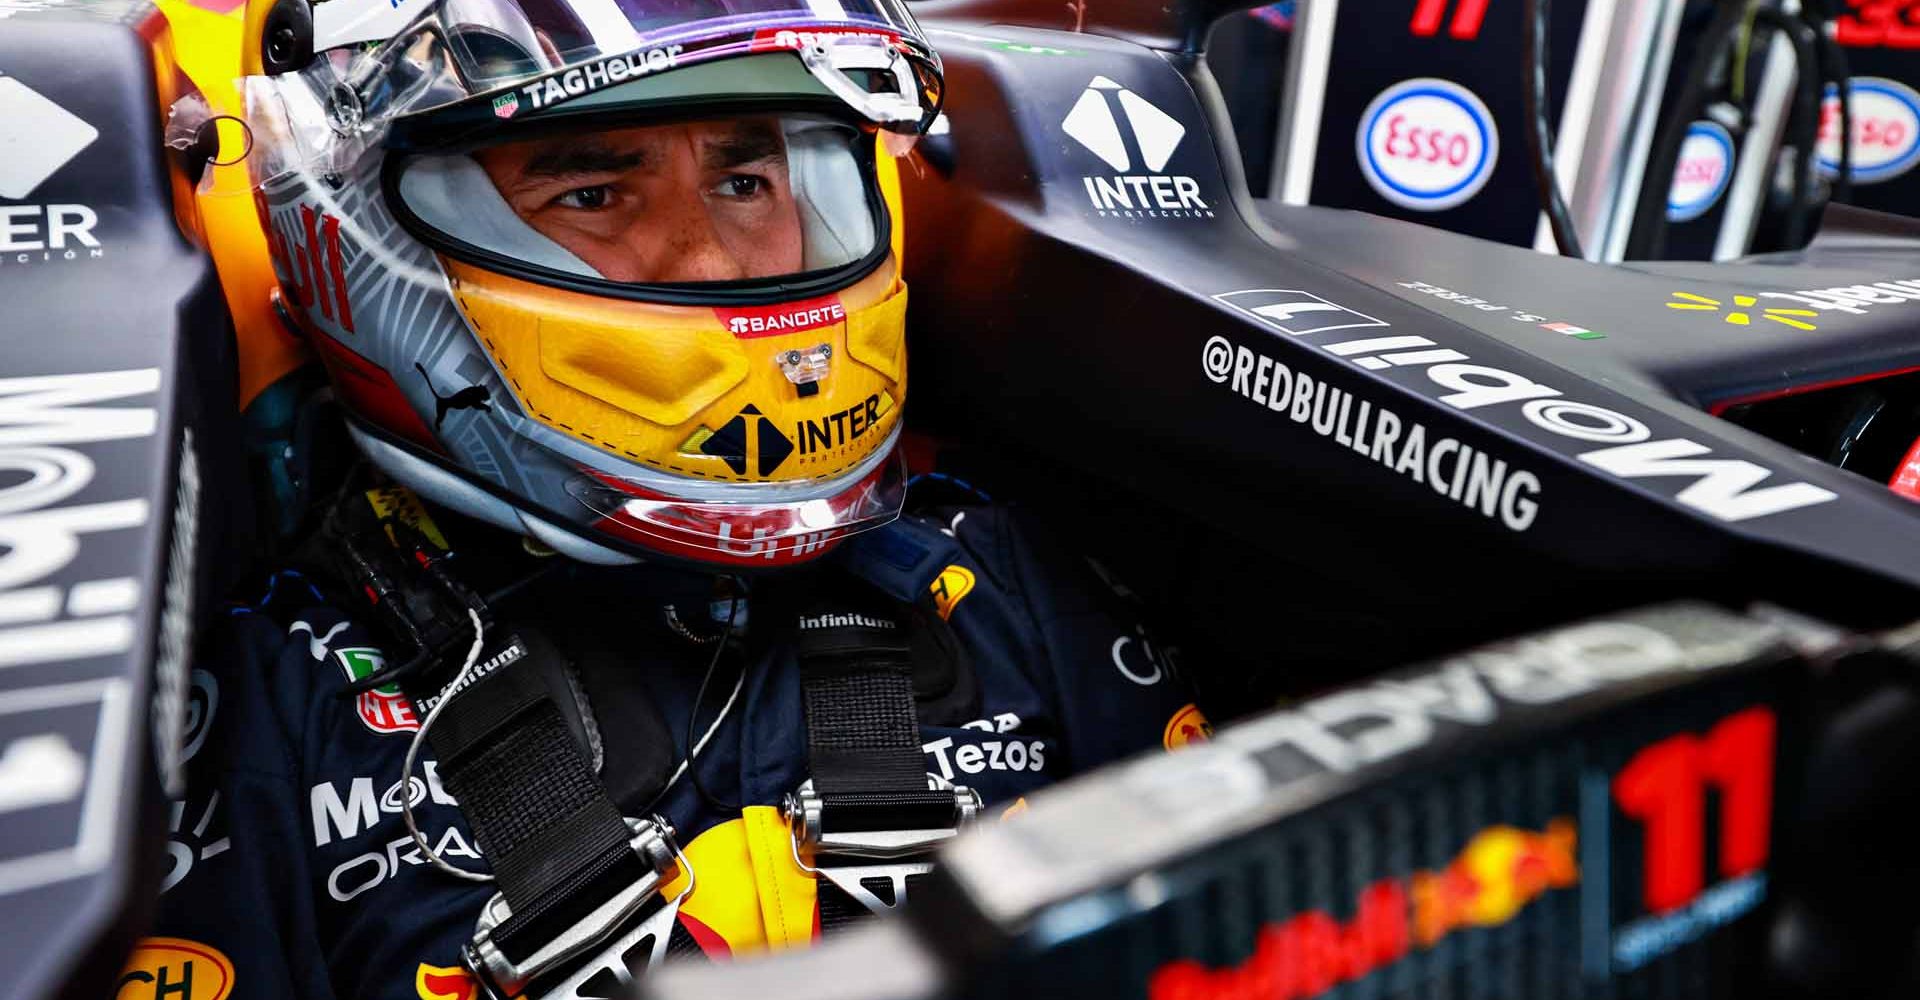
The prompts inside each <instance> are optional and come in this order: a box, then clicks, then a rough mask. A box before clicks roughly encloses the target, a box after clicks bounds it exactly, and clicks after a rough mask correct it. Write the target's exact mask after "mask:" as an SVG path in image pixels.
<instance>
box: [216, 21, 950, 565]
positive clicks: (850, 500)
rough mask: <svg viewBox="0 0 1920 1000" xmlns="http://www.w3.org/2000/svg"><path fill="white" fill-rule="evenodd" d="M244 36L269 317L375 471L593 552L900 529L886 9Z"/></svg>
mask: <svg viewBox="0 0 1920 1000" xmlns="http://www.w3.org/2000/svg"><path fill="white" fill-rule="evenodd" d="M258 2H259V0H256V3H258ZM247 21H248V35H247V37H248V38H249V39H250V40H251V43H252V46H253V48H250V49H249V50H248V52H247V54H246V55H245V56H244V59H245V60H246V62H247V64H248V69H249V72H250V75H249V76H248V77H247V78H246V79H245V80H244V81H243V86H244V89H245V96H246V102H247V123H248V126H249V128H250V129H251V131H252V137H253V142H254V147H253V152H252V154H251V155H250V162H251V164H252V167H251V169H252V171H253V178H254V186H255V198H256V201H257V203H258V205H259V208H260V211H261V213H262V216H263V221H264V222H265V224H266V227H267V230H268V234H269V235H268V243H269V248H270V251H271V254H272V257H273V260H274V265H275V270H276V272H277V274H278V277H279V291H278V294H279V295H280V302H279V307H280V309H281V312H282V315H283V316H284V317H285V318H286V319H287V320H288V321H289V322H290V323H291V324H292V325H293V326H295V327H297V328H298V329H299V331H300V332H301V333H303V334H304V335H305V336H306V337H307V338H308V339H309V340H310V342H311V343H312V344H313V345H314V347H315V349H316V352H317V353H318V355H319V356H320V358H321V360H322V362H323V363H324V365H325V366H326V368H327V371H328V374H329V376H330V379H331V381H332V383H333V386H334V390H335V393H336V395H337V396H338V398H339V399H340V401H341V402H342V404H343V407H344V409H345V410H346V412H347V414H348V417H349V420H348V423H349V427H350V431H351V433H352V435H353V437H354V439H355V441H356V443H357V444H358V445H359V446H360V447H361V449H362V450H363V451H365V452H366V454H367V455H368V456H369V457H370V458H371V459H372V460H373V461H374V462H375V463H376V464H378V465H379V466H381V467H382V468H383V469H384V470H385V471H386V472H387V473H388V474H390V475H391V476H393V477H394V478H395V479H396V480H398V481H400V482H401V483H403V484H405V485H407V486H409V487H411V488H412V489H414V490H415V491H416V492H418V493H420V494H421V495H423V496H425V497H426V498H428V499H430V500H433V501H435V502H438V503H440V504H443V505H445V506H447V507H449V508H452V509H454V510H457V511H460V512H462V513H465V514H468V515H470V516H473V517H476V518H479V519H481V520H484V521H488V522H492V523H494V524H497V525H499V526H502V527H505V528H507V529H509V530H512V531H516V532H519V533H522V534H525V535H528V536H531V537H532V538H534V539H536V540H538V541H540V542H543V543H545V544H546V545H548V546H551V547H552V548H554V549H556V550H558V551H560V552H561V553H563V554H566V555H569V556H572V557H574V558H578V559H582V560H585V561H590V562H600V563H618V562H627V561H633V560H635V559H638V558H660V557H666V558H669V559H676V560H680V561H685V562H691V563H693V564H696V565H704V566H712V565H724V566H729V567H742V568H750V567H768V566H779V565H786V564H792V563H797V562H802V561H806V560H809V559H812V558H815V557H817V556H819V555H821V554H824V553H825V552H827V551H829V550H830V549H832V548H833V547H834V546H835V545H836V544H838V542H839V541H841V540H842V539H844V538H845V537H846V536H848V535H849V534H851V533H853V532H856V531H860V530H863V529H866V528H870V527H874V526H877V525H880V524H884V523H886V522H888V521H890V520H892V519H893V518H895V517H897V516H898V514H899V511H900V507H901V504H902V500H903V496H904V484H903V470H902V466H901V461H900V459H899V457H898V456H897V454H896V449H895V444H896V442H897V439H898V438H899V435H900V430H901V409H902V404H903V403H904V401H905V395H906V348H905V311H906V288H905V285H904V284H903V283H902V281H901V278H900V263H899V258H898V247H899V245H900V240H899V238H898V236H899V234H898V227H899V213H898V204H899V196H898V175H897V173H896V167H895V162H894V160H895V158H896V157H898V156H900V155H903V154H904V153H905V152H906V151H907V149H908V148H910V146H911V144H912V141H913V139H914V138H915V137H916V136H918V135H919V134H921V133H922V132H924V131H925V130H926V128H927V127H928V126H929V125H930V124H931V123H932V121H933V120H934V118H935V116H936V115H937V114H938V111H939V102H940V91H941V71H940V65H939V61H938V57H937V56H936V55H935V54H934V52H933V50H932V48H931V47H930V46H929V45H928V44H927V43H926V42H925V40H924V39H923V38H922V37H921V35H920V33H919V30H918V28H917V27H916V26H915V24H914V22H913V19H912V17H911V15H909V14H908V12H907V11H906V9H905V6H904V4H903V3H902V2H900V0H327V2H326V3H323V4H319V5H317V6H312V7H309V6H308V5H307V4H306V0H277V2H275V3H273V4H272V5H271V6H270V7H266V8H264V13H256V11H255V10H253V9H250V10H249V12H248V17H247Z"/></svg>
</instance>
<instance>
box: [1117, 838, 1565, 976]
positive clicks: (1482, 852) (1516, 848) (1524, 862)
mask: <svg viewBox="0 0 1920 1000" xmlns="http://www.w3.org/2000/svg"><path fill="white" fill-rule="evenodd" d="M1577 847H1578V842H1577V833H1576V831H1575V827H1574V824H1573V821H1572V820H1571V819H1567V818H1564V817H1562V818H1559V819H1555V820H1553V821H1552V822H1550V823H1548V824H1547V829H1546V830H1545V831H1544V832H1540V833H1534V832H1530V831H1527V830H1521V829H1519V828H1517V827H1511V826H1494V827H1488V828H1487V829H1485V830H1482V831H1480V832H1479V833H1477V834H1475V835H1474V837H1473V839H1472V840H1469V841H1467V845H1466V847H1464V848H1463V849H1461V851H1460V854H1459V855H1458V856H1457V857H1455V858H1454V860H1453V862H1452V863H1451V864H1449V865H1447V867H1446V868H1445V869H1443V870H1441V871H1422V872H1415V873H1414V874H1413V875H1411V876H1409V877H1406V878H1395V877H1389V878H1383V879H1380V880H1379V881H1376V882H1374V883H1373V884H1371V885H1369V886H1367V887H1366V889H1364V890H1362V891H1361V893H1360V898H1359V899H1358V900H1357V901H1356V903H1355V906H1354V915H1353V918H1352V919H1351V920H1348V921H1347V922H1345V923H1341V922H1340V921H1339V920H1337V919H1335V918H1334V917H1333V915H1332V914H1329V913H1326V912H1324V911H1321V910H1309V911H1307V912H1305V913H1299V914H1295V915H1294V916H1293V917H1291V918H1290V919H1288V920H1286V921H1284V922H1280V923H1271V924H1268V925H1267V926H1266V927H1265V928H1263V929H1262V930H1261V931H1260V936H1259V938H1258V940H1257V941H1256V943H1255V945H1254V952H1253V955H1252V957H1250V958H1248V959H1247V960H1246V961H1245V962H1243V963H1241V964H1240V965H1238V966H1235V967H1234V968H1231V969H1209V968H1207V967H1206V966H1204V965H1202V964H1201V963H1199V962H1196V961H1193V960H1191V959H1180V960H1177V961H1173V962H1169V963H1167V964H1166V965H1163V966H1161V967H1160V969H1159V970H1158V971H1156V972H1155V973H1154V974H1153V978H1152V979H1151V980H1150V981H1149V982H1148V986H1147V995H1148V997H1149V998H1150V1000H1228V998H1234V1000H1238V998H1243V997H1260V998H1262V1000H1308V998H1310V997H1316V996H1319V995H1320V994H1322V993H1325V992H1326V991H1328V990H1330V989H1332V988H1333V987H1335V986H1338V985H1339V984H1341V983H1349V982H1353V981H1355V980H1358V979H1361V978H1364V977H1365V976H1367V975H1370V974H1371V973H1373V972H1375V971H1377V970H1379V969H1383V968H1385V967H1387V966H1388V965H1391V964H1393V963H1394V962H1396V961H1398V960H1400V959H1401V958H1402V957H1404V956H1405V955H1406V954H1407V953H1408V952H1409V951H1411V950H1412V949H1413V948H1415V947H1419V948H1422V949H1426V948H1431V947H1433V946H1434V945H1435V944H1436V943H1438V942H1439V941H1440V940H1441V939H1442V938H1444V937H1446V936H1447V935H1448V934H1450V933H1452V932H1453V931H1455V930H1457V929H1459V928H1462V927H1497V926H1499V925H1501V924H1504V923H1506V922H1507V921H1509V920H1512V919H1513V918H1514V917H1515V916H1517V915H1518V914H1519V913H1520V911H1521V910H1522V909H1524V908H1525V907H1526V906H1527V904H1528V903H1531V902H1533V901H1534V900H1536V899H1539V898H1540V897H1541V896H1543V895H1545V894H1546V893H1547V892H1548V891H1549V890H1552V889H1562V888H1567V887H1569V886H1572V885H1575V884H1576V883H1578V882H1579V880H1580V868H1579V864H1578V862H1577V861H1576V860H1575V858H1576V853H1575V852H1576V849H1577Z"/></svg>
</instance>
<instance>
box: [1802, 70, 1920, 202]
mask: <svg viewBox="0 0 1920 1000" xmlns="http://www.w3.org/2000/svg"><path fill="white" fill-rule="evenodd" d="M1849 83H1850V84H1851V85H1852V87H1853V98H1852V100H1850V101H1848V105H1849V108H1850V110H1852V112H1853V182H1854V183H1855V184H1876V183H1879V182H1880V181H1886V180H1892V179H1893V178H1895V177H1898V176H1900V175H1901V174H1904V173H1906V172H1907V171H1909V170H1912V169H1913V165H1914V164H1915V163H1916V162H1920V93H1915V92H1914V90H1913V88H1912V87H1909V86H1907V85H1906V84H1904V83H1901V82H1900V81H1898V80H1889V79H1886V78H1885V77H1878V76H1856V77H1854V78H1853V79H1852V80H1850V81H1849ZM1816 148H1817V149H1818V151H1819V159H1820V172H1821V173H1823V174H1825V175H1826V176H1828V177H1837V176H1839V174H1840V90H1839V88H1838V87H1834V86H1828V87H1827V99H1826V102H1825V103H1824V104H1823V105H1821V108H1820V143H1819V145H1818V146H1817V147H1816Z"/></svg>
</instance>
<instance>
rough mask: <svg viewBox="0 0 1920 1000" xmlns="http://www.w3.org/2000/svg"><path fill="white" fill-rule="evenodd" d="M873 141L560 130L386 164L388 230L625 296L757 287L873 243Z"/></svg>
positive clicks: (813, 131)
mask: <svg viewBox="0 0 1920 1000" xmlns="http://www.w3.org/2000/svg"><path fill="white" fill-rule="evenodd" d="M872 155H873V137H872V135H871V133H869V132H866V131H863V130H862V129H859V128H856V127H854V126H852V125H850V124H847V123H845V122H843V121H839V120H836V119H830V118H825V117H822V116H816V115H799V114H786V115H782V114H764V115H731V116H720V117H712V118H699V119H691V120H682V121H672V122H665V123H659V122H656V123H652V124H644V125H631V126H621V125H618V124H608V123H605V122H601V123H597V124H586V123H579V124H567V125H565V126H564V127H560V128H557V129H544V130H541V131H540V132H539V133H538V134H537V135H534V136H531V137H523V138H518V139H515V140H514V141H497V142H494V143H492V144H490V145H484V146H481V147H479V148H476V149H472V150H469V151H466V152H459V153H438V154H423V155H413V156H407V157H404V158H402V159H400V160H398V161H397V163H396V165H395V170H394V174H393V178H392V182H391V185H390V188H389V192H390V197H391V199H392V200H393V201H395V202H396V203H397V207H398V208H399V209H400V211H399V212H398V214H399V216H400V218H401V220H402V221H403V222H404V223H407V224H408V225H409V228H412V229H414V230H415V232H416V235H418V236H420V237H421V239H423V240H424V241H426V242H428V243H429V244H430V245H435V246H436V247H438V248H439V249H441V250H442V251H443V252H446V253H448V254H450V255H452V256H455V257H460V258H466V259H468V260H470V261H471V262H473V263H476V264H479V265H481V266H484V267H488V268H491V269H496V270H502V271H505V272H507V273H514V272H520V273H523V274H526V275H527V276H529V277H533V278H536V279H546V280H551V279H553V278H556V277H559V278H563V279H567V280H568V281H569V283H574V284H578V283H581V282H586V283H590V284H593V285H598V286H605V285H612V286H618V287H623V288H628V289H631V288H635V287H651V286H672V287H682V288H685V287H687V286H695V287H704V288H710V289H741V288H753V287H766V286H767V285H768V284H769V283H772V284H784V283H788V282H790V281H791V280H792V279H794V278H796V277H798V276H801V275H816V274H827V273H832V272H836V271H839V270H841V269H844V268H846V267H848V266H849V265H853V264H858V263H861V262H864V261H867V260H868V259H869V258H870V257H871V256H873V255H874V254H876V253H877V252H878V251H879V250H880V249H881V248H882V246H883V243H884V230H885V209H884V203H883V200H882V198H881V195H880V192H879V186H878V184H877V183H876V182H875V181H874V179H873V177H874V175H873V169H872Z"/></svg>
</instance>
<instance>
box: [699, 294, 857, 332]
mask: <svg viewBox="0 0 1920 1000" xmlns="http://www.w3.org/2000/svg"><path fill="white" fill-rule="evenodd" d="M713 312H714V315H716V316H718V317H719V318H720V322H721V323H724V324H726V327H727V332H728V333H731V334H733V335H734V336H736V337H739V338H740V339H742V340H752V339H753V338H755V337H777V336H779V335H781V334H784V333H801V332H804V331H807V330H819V329H822V328H824V327H829V326H836V325H838V324H841V323H845V322H846V321H847V307H846V306H845V305H843V304H842V303H841V302H840V298H839V297H838V296H835V295H823V296H821V297H820V298H817V299H805V300H803V301H800V302H788V303H784V304H782V305H777V306H750V307H747V308H744V309H715V310H714V311H713Z"/></svg>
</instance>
